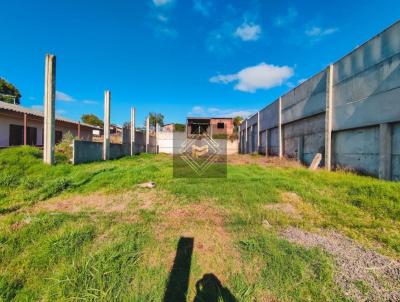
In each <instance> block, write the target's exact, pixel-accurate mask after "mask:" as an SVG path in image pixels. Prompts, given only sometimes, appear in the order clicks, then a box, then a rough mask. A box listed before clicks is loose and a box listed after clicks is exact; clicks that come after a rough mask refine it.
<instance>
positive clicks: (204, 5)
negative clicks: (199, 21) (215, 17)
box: [193, 0, 212, 17]
mask: <svg viewBox="0 0 400 302" xmlns="http://www.w3.org/2000/svg"><path fill="white" fill-rule="evenodd" d="M211 7H212V3H211V2H209V1H203V0H194V1H193V9H194V10H195V11H197V12H199V13H200V14H202V15H203V16H204V17H208V16H209V15H210V9H211Z"/></svg>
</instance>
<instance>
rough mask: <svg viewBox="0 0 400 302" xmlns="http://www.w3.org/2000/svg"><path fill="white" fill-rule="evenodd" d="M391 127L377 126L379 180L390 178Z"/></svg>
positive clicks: (387, 125) (388, 125)
mask: <svg viewBox="0 0 400 302" xmlns="http://www.w3.org/2000/svg"><path fill="white" fill-rule="evenodd" d="M391 170H392V127H391V125H390V124H388V123H386V124H380V125H379V178H381V179H386V180H390V179H391V178H392V171H391Z"/></svg>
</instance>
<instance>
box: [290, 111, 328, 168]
mask: <svg viewBox="0 0 400 302" xmlns="http://www.w3.org/2000/svg"><path fill="white" fill-rule="evenodd" d="M283 138H284V139H283V144H284V146H283V150H284V155H285V156H286V157H289V158H298V159H299V160H300V161H302V162H304V163H305V164H307V165H309V164H311V162H312V160H313V158H314V156H315V155H316V154H317V153H321V154H324V148H325V113H320V114H318V115H314V116H311V117H308V118H304V119H301V120H297V121H294V122H291V123H288V124H285V125H283ZM300 144H302V145H303V146H302V147H301V146H300Z"/></svg>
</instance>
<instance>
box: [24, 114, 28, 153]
mask: <svg viewBox="0 0 400 302" xmlns="http://www.w3.org/2000/svg"><path fill="white" fill-rule="evenodd" d="M27 124H28V122H27V114H26V113H24V146H26V144H27V130H28V129H27V128H28V125H27Z"/></svg>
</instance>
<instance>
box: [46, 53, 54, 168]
mask: <svg viewBox="0 0 400 302" xmlns="http://www.w3.org/2000/svg"><path fill="white" fill-rule="evenodd" d="M55 97H56V57H55V56H54V55H46V67H45V91H44V127H43V128H44V130H43V133H44V139H43V162H44V163H46V164H48V165H52V164H54V145H55Z"/></svg>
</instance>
